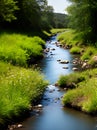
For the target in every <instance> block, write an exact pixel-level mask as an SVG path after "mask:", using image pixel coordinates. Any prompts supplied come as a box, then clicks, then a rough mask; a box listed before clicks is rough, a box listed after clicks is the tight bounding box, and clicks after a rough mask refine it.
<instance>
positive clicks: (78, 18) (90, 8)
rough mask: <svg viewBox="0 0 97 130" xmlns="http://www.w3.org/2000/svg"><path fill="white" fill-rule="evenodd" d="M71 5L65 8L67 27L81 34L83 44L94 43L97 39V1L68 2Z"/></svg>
mask: <svg viewBox="0 0 97 130" xmlns="http://www.w3.org/2000/svg"><path fill="white" fill-rule="evenodd" d="M69 1H70V2H72V4H71V5H70V6H69V7H68V8H67V11H68V14H69V20H70V23H69V26H70V27H72V28H74V29H75V30H76V31H78V32H81V34H82V38H83V40H84V41H85V42H91V43H92V42H94V43H95V42H96V41H97V37H96V33H97V1H96V0H69Z"/></svg>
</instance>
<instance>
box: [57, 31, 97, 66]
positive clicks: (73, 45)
mask: <svg viewBox="0 0 97 130" xmlns="http://www.w3.org/2000/svg"><path fill="white" fill-rule="evenodd" d="M81 35H82V34H81V33H77V32H75V30H71V29H67V30H65V32H64V33H62V34H60V35H59V36H58V41H60V43H61V44H62V45H63V46H65V47H66V46H67V47H69V48H70V52H71V53H72V54H79V55H80V60H82V61H85V60H87V61H88V64H90V65H92V66H94V65H95V62H97V61H96V60H95V59H94V56H96V54H97V49H96V47H95V44H90V43H84V42H83V40H82V39H81Z"/></svg>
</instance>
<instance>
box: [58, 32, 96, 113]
mask: <svg viewBox="0 0 97 130" xmlns="http://www.w3.org/2000/svg"><path fill="white" fill-rule="evenodd" d="M58 39H59V41H60V42H61V44H62V46H63V47H65V48H66V47H68V48H69V49H70V52H71V53H72V54H77V55H78V56H79V60H78V61H77V63H76V64H78V62H80V63H82V64H81V67H80V70H81V71H82V72H75V73H74V74H70V75H68V76H61V77H60V79H59V80H58V84H59V86H60V87H62V88H64V89H65V90H68V91H67V92H66V94H65V95H64V97H63V99H62V102H63V105H64V106H68V107H72V108H75V109H78V110H81V111H83V112H85V113H88V114H93V115H97V100H96V98H97V83H96V78H97V69H96V68H95V67H96V66H97V56H96V54H97V50H96V47H95V46H94V45H90V44H88V45H84V44H83V42H82V41H81V39H80V37H78V36H77V33H75V32H74V30H67V31H65V32H64V33H63V34H62V35H60V36H59V38H58ZM93 68H95V69H93Z"/></svg>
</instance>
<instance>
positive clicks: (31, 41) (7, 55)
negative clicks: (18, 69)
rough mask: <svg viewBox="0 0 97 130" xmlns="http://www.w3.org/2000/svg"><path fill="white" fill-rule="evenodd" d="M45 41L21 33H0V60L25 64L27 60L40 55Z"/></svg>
mask: <svg viewBox="0 0 97 130" xmlns="http://www.w3.org/2000/svg"><path fill="white" fill-rule="evenodd" d="M44 45H45V42H44V41H43V40H42V39H41V38H39V37H33V38H31V37H27V36H26V35H21V34H6V33H5V34H2V35H1V36H0V60H3V61H7V62H10V63H12V64H14V65H20V66H26V65H27V60H29V59H30V57H31V56H32V58H37V57H41V56H42V51H43V48H42V46H44Z"/></svg>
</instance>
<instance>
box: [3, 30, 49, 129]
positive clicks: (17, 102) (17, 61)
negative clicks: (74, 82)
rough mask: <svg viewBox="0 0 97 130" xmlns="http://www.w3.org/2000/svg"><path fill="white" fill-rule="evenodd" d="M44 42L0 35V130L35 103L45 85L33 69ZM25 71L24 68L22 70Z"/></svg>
mask: <svg viewBox="0 0 97 130" xmlns="http://www.w3.org/2000/svg"><path fill="white" fill-rule="evenodd" d="M44 47H45V41H44V40H42V39H41V38H40V37H39V36H33V37H31V36H27V35H24V34H19V33H13V32H10V33H9V32H7V31H2V33H0V128H1V129H3V126H5V125H6V124H8V123H10V122H11V121H13V120H15V119H16V118H18V117H20V116H21V115H25V112H26V111H28V110H29V108H30V107H31V105H33V103H35V102H36V101H37V100H39V99H40V98H41V96H42V94H43V92H44V90H45V88H46V86H47V84H48V82H47V81H45V80H44V76H43V75H42V74H41V73H40V72H39V71H38V70H36V69H35V68H29V69H27V68H28V65H29V64H30V63H31V64H32V63H34V62H35V61H36V60H38V59H39V58H41V57H43V48H44ZM24 67H25V68H24Z"/></svg>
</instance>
